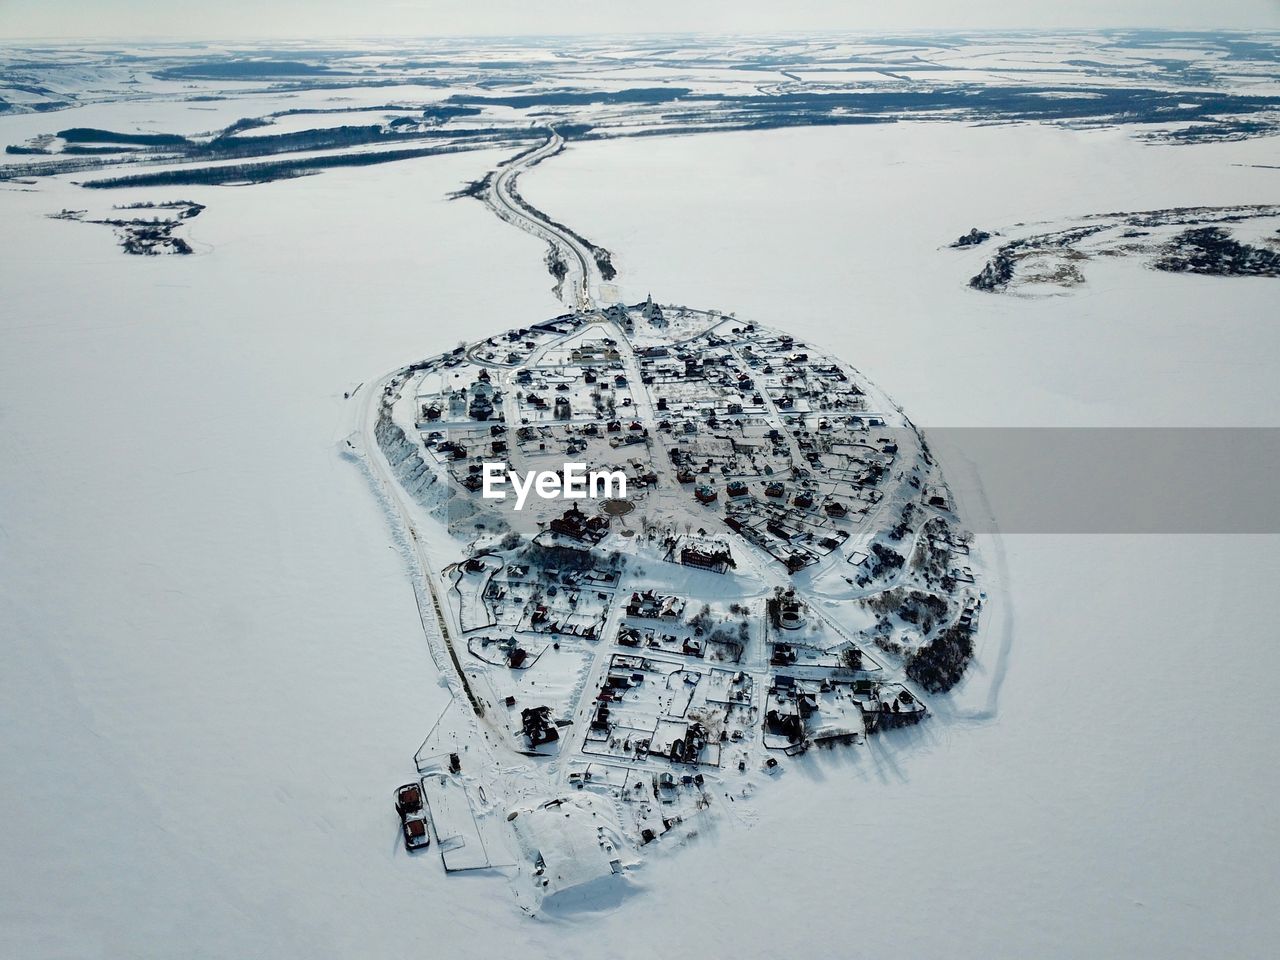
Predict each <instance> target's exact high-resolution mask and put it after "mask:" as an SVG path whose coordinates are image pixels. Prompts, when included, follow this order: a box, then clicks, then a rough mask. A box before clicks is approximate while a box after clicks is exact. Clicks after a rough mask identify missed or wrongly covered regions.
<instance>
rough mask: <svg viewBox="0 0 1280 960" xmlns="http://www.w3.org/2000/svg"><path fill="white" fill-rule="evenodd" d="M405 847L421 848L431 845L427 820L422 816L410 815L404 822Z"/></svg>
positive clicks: (410, 848) (409, 848)
mask: <svg viewBox="0 0 1280 960" xmlns="http://www.w3.org/2000/svg"><path fill="white" fill-rule="evenodd" d="M403 830H404V848H405V849H406V850H421V849H423V848H424V847H429V846H430V845H431V834H430V833H429V832H428V830H427V821H426V820H424V819H422V817H410V818H409V819H408V820H406V821H405V822H404V824H403Z"/></svg>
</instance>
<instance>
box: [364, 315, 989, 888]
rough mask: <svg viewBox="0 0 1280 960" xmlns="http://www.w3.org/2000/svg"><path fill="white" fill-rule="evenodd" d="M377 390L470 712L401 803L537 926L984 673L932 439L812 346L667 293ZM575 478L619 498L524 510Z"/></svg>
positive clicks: (474, 348) (449, 718)
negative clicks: (784, 778) (813, 758)
mask: <svg viewBox="0 0 1280 960" xmlns="http://www.w3.org/2000/svg"><path fill="white" fill-rule="evenodd" d="M366 389H368V388H366ZM375 390H376V393H374V392H371V393H370V395H369V398H368V399H367V401H366V403H367V404H368V408H367V409H368V411H369V413H368V416H369V425H370V426H371V429H372V434H373V436H374V438H375V440H376V446H377V452H376V457H377V458H378V460H379V461H381V462H382V463H383V464H385V466H386V468H387V470H388V474H389V476H388V481H389V483H390V484H393V485H394V489H393V490H391V492H390V497H391V498H392V499H393V500H394V501H395V503H396V504H397V509H401V510H403V511H404V512H403V518H404V523H405V529H406V530H407V531H408V532H407V536H408V538H409V539H410V540H411V541H412V544H413V547H414V553H415V554H416V564H417V566H418V568H419V572H420V573H421V574H422V576H423V579H422V583H423V584H424V588H423V589H422V590H421V591H420V603H421V604H423V606H424V607H428V608H430V610H431V614H432V616H425V615H424V619H425V620H431V619H434V621H435V626H436V627H437V629H436V630H435V631H429V632H431V633H434V636H433V637H432V640H433V642H434V645H435V646H436V647H437V649H436V650H435V651H433V652H434V653H435V654H436V655H437V661H438V663H439V664H440V665H441V666H442V668H443V672H444V674H445V676H447V677H448V682H449V684H450V686H451V688H452V689H453V691H454V696H455V699H454V702H453V703H452V704H451V706H450V708H448V709H447V710H446V713H445V716H444V717H442V718H441V720H440V722H439V723H438V724H437V725H436V727H435V728H434V729H433V730H432V731H431V732H430V735H429V736H427V738H426V740H425V742H424V743H423V745H422V747H421V748H420V749H419V751H418V752H417V755H416V756H415V757H414V761H415V766H416V776H415V779H414V780H412V781H410V782H408V783H406V784H404V785H403V786H402V787H401V788H400V789H399V790H398V791H397V793H396V808H397V811H398V812H399V813H400V816H401V818H402V826H403V833H404V839H405V844H406V845H407V846H408V847H409V848H410V849H421V848H424V847H431V846H432V845H433V843H434V849H435V850H436V851H437V852H438V854H439V856H440V859H441V861H442V862H443V866H444V869H445V870H446V871H449V872H456V871H465V870H469V869H477V868H490V867H502V866H510V867H512V868H514V870H515V875H516V876H517V877H518V878H519V879H518V880H517V882H516V884H515V888H516V895H517V897H518V898H520V899H521V900H522V902H523V905H525V906H526V908H527V909H530V910H536V909H537V908H538V905H539V904H540V903H541V902H542V901H543V899H545V898H546V897H548V896H553V895H556V896H560V895H567V894H572V893H575V892H576V893H578V894H585V893H587V892H588V890H589V888H590V887H591V885H592V884H593V883H595V882H597V881H605V880H606V878H610V877H612V876H614V875H616V874H619V873H623V872H624V871H626V870H627V869H628V867H629V865H632V864H634V863H636V862H637V861H638V858H640V857H642V856H643V854H644V848H645V847H646V846H647V845H648V844H650V843H654V842H662V840H663V839H664V837H665V836H666V835H667V834H669V833H671V832H672V831H676V832H677V833H680V832H683V831H687V830H689V829H690V824H691V823H692V824H694V827H693V829H696V822H697V820H699V819H700V818H706V817H716V816H720V815H722V814H723V808H724V807H725V806H726V805H728V804H733V805H735V806H738V807H742V806H744V805H745V806H749V805H750V798H751V795H752V793H753V791H754V790H756V789H759V788H767V787H766V782H767V780H768V779H769V778H771V777H774V776H777V775H778V774H779V773H780V772H781V770H782V768H783V767H784V766H785V765H786V764H787V762H788V760H789V759H790V758H792V757H795V756H797V755H798V754H801V753H804V752H805V751H808V750H811V749H815V748H823V747H827V748H835V749H842V750H843V749H858V746H859V745H860V744H863V743H864V742H865V741H866V739H867V738H868V737H871V736H874V735H876V733H877V732H879V731H882V730H886V729H890V728H896V727H902V726H907V725H910V724H915V723H919V722H921V721H922V720H925V719H926V718H927V717H928V715H929V708H928V697H929V695H930V694H932V693H942V692H945V691H947V690H948V689H950V688H951V687H952V686H953V685H954V684H955V683H956V682H957V681H958V680H959V679H960V677H961V676H962V674H963V673H964V670H965V667H966V666H967V665H968V663H969V660H970V657H971V655H972V652H973V641H972V635H973V633H974V631H975V630H976V629H977V628H978V624H979V620H980V611H981V607H982V601H983V594H982V592H981V584H980V582H978V578H976V577H975V574H974V564H975V563H976V558H975V557H974V556H972V555H971V553H970V541H971V538H970V537H969V536H968V535H967V534H966V533H965V531H964V530H963V529H962V528H961V527H960V526H959V524H958V521H957V519H956V517H955V516H954V514H953V512H952V505H951V503H950V499H949V493H948V490H947V486H946V484H945V483H944V481H943V478H942V476H941V474H940V472H939V469H938V467H937V464H936V463H935V462H934V460H933V457H932V456H931V454H930V451H929V448H928V446H927V444H926V443H925V442H924V440H923V439H922V437H921V435H920V434H919V433H918V431H916V429H915V428H914V427H913V425H912V424H911V423H910V421H909V420H907V419H906V417H905V416H904V415H903V414H902V413H901V412H900V411H899V410H898V409H897V408H895V407H894V406H893V405H892V404H891V403H890V402H889V401H888V400H887V399H886V398H885V397H884V396H882V395H881V394H880V393H879V392H878V391H877V390H876V389H875V388H874V387H873V386H872V385H871V384H870V383H868V382H866V381H865V380H864V379H863V378H861V377H860V376H859V375H858V373H857V372H856V371H855V370H853V369H852V368H850V367H849V366H847V365H845V364H843V363H841V362H839V361H837V360H834V359H832V358H830V357H826V356H823V355H821V354H820V353H818V352H817V351H816V350H815V348H813V347H812V346H810V345H808V344H806V343H803V342H800V341H799V340H797V339H796V338H794V337H792V336H790V335H788V334H784V333H781V332H779V331H776V330H773V329H770V328H769V327H766V326H763V325H761V324H757V323H752V322H744V321H740V320H738V319H736V318H735V317H734V316H732V315H723V314H720V313H718V312H716V311H703V310H694V309H689V308H686V307H678V306H670V305H663V304H658V303H655V302H654V300H653V299H652V297H650V298H648V299H647V300H646V301H645V302H643V303H639V304H635V305H633V306H629V307H628V306H624V305H622V304H613V305H611V306H609V307H607V308H605V309H603V310H596V311H587V312H574V313H568V314H565V315H562V316H559V317H556V318H554V319H551V320H547V321H545V322H541V323H536V324H534V325H532V326H529V327H523V328H519V329H516V330H512V331H510V332H508V333H506V334H503V335H500V336H494V337H490V338H488V339H486V340H483V341H480V342H478V343H463V344H459V346H458V347H457V348H456V349H454V350H453V351H452V352H450V353H447V354H444V355H442V356H437V357H434V358H431V359H429V360H425V361H422V362H418V363H414V364H411V365H409V366H407V367H406V368H404V369H402V370H400V371H398V372H397V373H395V374H393V375H392V376H391V377H390V378H389V379H387V380H386V381H385V382H383V383H382V384H381V388H380V390H377V389H376V388H375ZM357 442H358V441H356V440H353V441H352V444H353V446H354V445H355V444H356V443H357ZM567 466H568V467H569V468H572V467H574V466H576V467H577V468H579V470H582V468H585V470H586V471H589V474H590V475H591V476H606V477H617V478H618V480H619V482H618V483H616V484H615V485H613V486H610V487H603V486H599V487H597V486H596V485H592V486H591V487H590V488H588V487H587V485H586V484H578V485H577V487H578V488H580V492H579V494H578V495H577V496H566V495H565V493H566V492H567V491H568V490H569V489H570V488H571V487H573V486H574V485H572V484H570V483H567V482H566V483H565V484H564V485H563V491H561V488H560V486H559V485H545V484H540V486H539V489H540V490H551V491H552V495H550V496H545V495H543V496H540V495H536V494H535V495H529V488H530V487H531V486H532V479H529V480H527V481H525V483H524V485H523V486H522V487H521V486H520V483H521V481H520V480H519V479H518V478H519V477H521V476H527V477H530V478H532V477H533V476H534V475H541V476H544V477H545V476H551V477H554V478H558V479H566V480H567V479H569V478H564V476H563V475H564V474H565V472H566V469H567ZM504 475H507V476H510V477H511V478H513V479H512V484H513V485H514V486H517V487H519V491H518V492H519V493H521V494H526V496H516V495H515V494H516V492H517V491H514V490H513V491H508V490H501V489H499V485H498V484H497V483H496V482H495V481H496V480H497V479H499V478H500V477H502V476H504ZM621 491H625V494H624V495H618V494H619V493H620V492H621ZM508 493H510V495H508ZM592 493H595V494H598V495H595V496H593V495H592ZM814 789H821V786H820V784H817V783H815V784H814ZM549 811H556V815H554V816H553V815H552V814H551V813H549ZM560 813H563V814H565V815H566V816H567V818H568V819H567V820H566V819H565V817H563V816H559V814H560ZM582 888H587V890H584V889H582Z"/></svg>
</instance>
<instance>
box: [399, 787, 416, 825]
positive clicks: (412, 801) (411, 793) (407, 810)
mask: <svg viewBox="0 0 1280 960" xmlns="http://www.w3.org/2000/svg"><path fill="white" fill-rule="evenodd" d="M421 812H422V785H421V784H418V783H406V784H405V785H404V786H403V787H401V788H400V789H398V790H397V791H396V813H398V814H400V819H401V820H403V819H405V818H406V817H408V816H409V815H410V814H415V813H421Z"/></svg>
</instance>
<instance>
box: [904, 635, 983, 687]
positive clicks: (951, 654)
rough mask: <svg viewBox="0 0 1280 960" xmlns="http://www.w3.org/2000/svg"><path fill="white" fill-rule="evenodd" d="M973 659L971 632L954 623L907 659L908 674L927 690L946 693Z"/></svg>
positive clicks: (958, 680)
mask: <svg viewBox="0 0 1280 960" xmlns="http://www.w3.org/2000/svg"><path fill="white" fill-rule="evenodd" d="M971 659H973V634H972V632H971V631H970V630H969V628H968V627H962V626H960V624H958V623H954V624H952V625H951V626H949V627H947V628H946V629H945V630H943V631H942V632H940V633H939V634H938V635H937V636H936V637H934V638H933V639H932V640H931V641H929V643H927V644H925V645H924V646H923V647H921V648H920V649H919V650H917V651H916V652H915V653H914V654H913V655H912V657H911V659H910V660H908V661H907V676H908V677H910V678H911V679H912V680H914V681H915V682H916V683H918V684H920V686H922V687H924V688H925V689H926V690H928V691H929V692H930V693H945V692H946V691H948V690H950V689H951V688H952V687H954V686H955V685H956V684H957V683H959V682H960V678H961V677H962V676H964V671H965V668H966V667H967V666H968V665H969V661H970V660H971Z"/></svg>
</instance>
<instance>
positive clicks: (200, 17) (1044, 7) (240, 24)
mask: <svg viewBox="0 0 1280 960" xmlns="http://www.w3.org/2000/svg"><path fill="white" fill-rule="evenodd" d="M1024 27H1028V28H1035V27H1077V28H1086V29H1090V28H1102V27H1169V28H1185V29H1193V28H1194V29H1214V28H1227V29H1243V30H1249V29H1274V28H1280V0H785V2H784V0H0V37H48V38H69V39H70V38H75V39H78V38H91V37H104V38H105V37H111V38H128V37H133V38H160V37H163V38H175V39H189V40H202V39H233V38H243V39H250V38H255V37H296V38H309V37H340V36H349V37H371V36H415V37H417V36H423V37H428V36H441V35H471V34H490V35H515V34H571V33H667V32H671V33H675V32H708V33H756V32H758V33H765V32H770V31H821V30H868V31H878V30H908V29H962V30H984V29H1016V28H1024Z"/></svg>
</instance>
